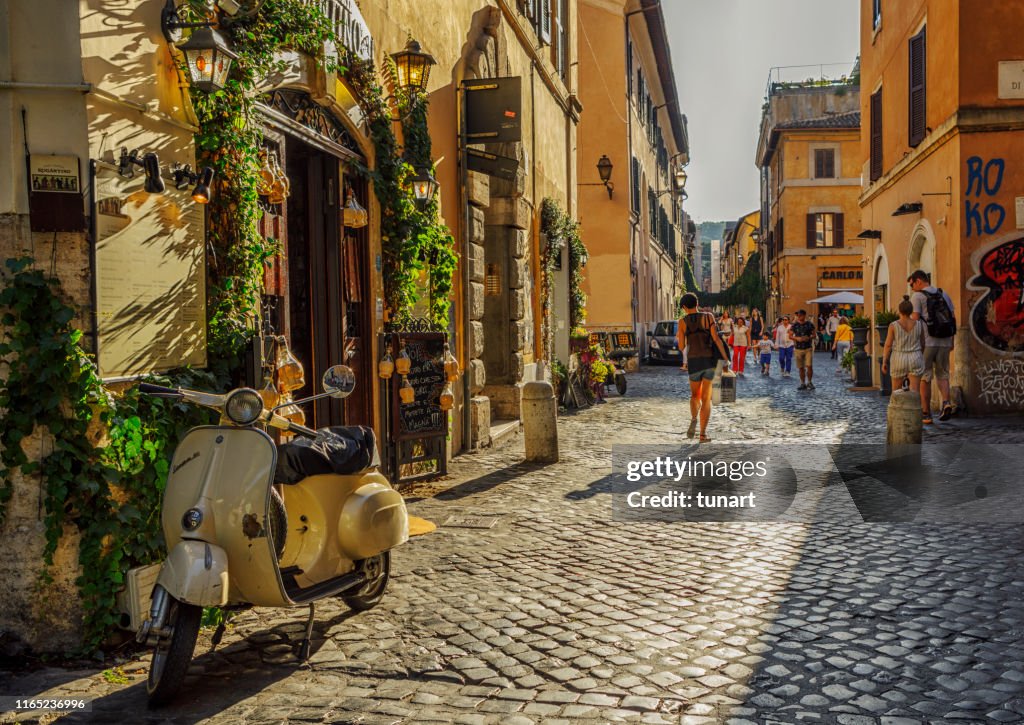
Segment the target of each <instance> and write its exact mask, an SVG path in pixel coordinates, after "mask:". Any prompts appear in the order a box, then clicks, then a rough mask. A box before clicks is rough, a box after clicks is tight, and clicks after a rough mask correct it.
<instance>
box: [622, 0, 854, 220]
mask: <svg viewBox="0 0 1024 725" xmlns="http://www.w3.org/2000/svg"><path fill="white" fill-rule="evenodd" d="M661 4H662V8H663V10H664V13H665V21H666V24H667V26H668V36H669V43H670V44H671V49H672V63H673V65H674V66H675V74H676V83H677V84H678V86H679V100H680V105H681V106H682V111H683V113H685V114H686V118H687V121H688V131H689V136H690V158H691V161H690V165H689V166H688V167H687V169H686V171H687V174H688V175H689V177H688V179H687V182H686V192H687V194H689V198H688V200H687V201H686V203H685V204H684V208H685V209H686V211H687V212H688V213H689V214H690V215H691V216H692V217H693V218H694V219H696V220H697V221H698V222H701V221H723V220H735V219H736V218H738V217H740V216H741V215H743V214H746V213H747V212H750V211H753V210H755V209H757V208H758V207H759V206H760V201H759V199H758V195H759V192H758V177H757V169H756V167H755V166H754V153H755V151H756V149H757V135H758V131H759V124H760V121H761V104H762V103H763V102H764V92H765V87H766V85H767V82H768V72H769V70H770V69H771V68H773V67H775V66H802V65H814V66H818V65H819V64H834V63H839V64H841V65H839V66H830V67H828V68H826V69H825V75H827V76H830V77H832V76H834V77H838V76H840V75H843V74H847V73H849V72H850V70H851V69H852V68H853V63H854V61H855V60H856V57H857V54H858V52H859V47H860V40H859V37H858V34H859V30H858V23H859V20H858V18H859V0H662V3H661ZM633 22H637V20H634V21H633ZM782 72H783V73H786V74H790V75H792V74H794V73H795V74H796V76H795V77H789V78H788V80H804V79H806V78H808V77H810V76H815V77H816V76H818V75H819V70H818V68H817V67H815V68H813V69H786V70H783V71H782Z"/></svg>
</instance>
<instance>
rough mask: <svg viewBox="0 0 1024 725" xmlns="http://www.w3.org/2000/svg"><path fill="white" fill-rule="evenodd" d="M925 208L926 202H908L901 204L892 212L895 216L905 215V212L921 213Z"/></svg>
mask: <svg viewBox="0 0 1024 725" xmlns="http://www.w3.org/2000/svg"><path fill="white" fill-rule="evenodd" d="M923 208H924V204H922V203H921V202H919V201H913V202H909V203H907V204H900V206H899V208H897V209H896V211H894V212H893V213H892V215H893V216H903V215H904V214H920V213H921V209H923Z"/></svg>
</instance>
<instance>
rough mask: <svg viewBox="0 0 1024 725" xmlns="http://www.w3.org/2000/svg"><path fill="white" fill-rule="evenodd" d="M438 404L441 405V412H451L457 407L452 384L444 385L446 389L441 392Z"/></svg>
mask: <svg viewBox="0 0 1024 725" xmlns="http://www.w3.org/2000/svg"><path fill="white" fill-rule="evenodd" d="M438 402H439V404H440V405H441V410H451V409H452V408H453V407H454V406H455V393H454V392H452V384H451V383H445V384H444V389H443V390H441V395H440V397H439V398H438Z"/></svg>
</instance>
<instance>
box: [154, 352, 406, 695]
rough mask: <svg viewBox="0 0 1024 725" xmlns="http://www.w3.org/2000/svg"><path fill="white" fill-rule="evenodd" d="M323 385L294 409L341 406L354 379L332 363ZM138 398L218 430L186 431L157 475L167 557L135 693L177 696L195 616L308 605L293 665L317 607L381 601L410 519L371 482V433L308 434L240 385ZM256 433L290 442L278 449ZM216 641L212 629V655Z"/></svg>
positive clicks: (374, 459) (376, 476) (374, 462)
mask: <svg viewBox="0 0 1024 725" xmlns="http://www.w3.org/2000/svg"><path fill="white" fill-rule="evenodd" d="M323 386H324V390H325V391H327V392H325V393H321V394H319V395H314V396H312V397H309V398H305V399H303V400H298V401H295V403H296V404H299V403H305V402H308V401H310V400H314V399H316V398H322V397H325V396H328V395H329V396H332V397H335V398H344V397H346V396H347V395H348V394H349V393H351V392H352V390H353V388H354V387H355V375H354V374H353V372H352V370H351V369H350V368H348V367H346V366H344V365H336V366H334V367H332V368H331V369H329V370H328V371H327V372H326V373H325V374H324V377H323ZM139 391H140V392H142V393H144V394H147V395H155V396H159V397H166V398H174V399H178V400H182V401H185V402H188V403H194V404H196V405H202V406H206V407H209V408H213V409H215V410H218V411H220V413H221V421H220V424H219V425H211V426H200V427H198V428H194V429H192V430H191V431H189V432H188V434H186V436H185V437H184V438H183V439H182V441H181V443H180V444H179V445H178V448H177V450H176V451H175V453H174V456H173V459H172V461H171V468H170V472H169V474H168V477H167V488H166V490H165V491H164V498H163V513H162V525H163V531H164V537H165V538H166V543H167V550H168V555H167V559H166V560H165V561H164V563H163V565H162V568H161V570H160V574H159V576H158V578H157V582H156V585H155V586H154V588H153V597H152V606H151V609H150V614H149V619H148V620H146V621H145V623H144V624H143V625H142V627H141V628H140V630H139V632H138V636H137V639H138V641H139V642H141V643H147V644H149V645H151V646H153V647H155V652H154V653H153V661H152V664H151V667H150V670H149V680H148V682H147V685H146V690H147V692H148V694H149V701H150V704H151V705H160V704H163V703H166V702H167V701H168V700H170V699H171V698H172V697H173V696H174V695H175V694H176V692H177V691H178V689H179V688H180V686H181V683H182V681H183V680H184V678H185V674H186V672H187V671H188V667H189V664H190V662H191V659H192V652H193V649H194V647H195V643H196V638H197V635H198V632H199V624H200V619H201V617H202V612H203V607H221V608H223V609H228V610H230V609H246V608H249V607H252V606H261V607H296V606H300V605H307V606H308V607H309V618H308V620H307V622H306V636H305V638H304V640H303V642H302V645H301V646H300V648H299V658H300V660H304V659H306V658H307V657H308V656H309V642H310V636H311V634H312V629H313V617H314V603H315V602H316V601H318V600H321V599H325V598H327V597H340V598H341V599H342V601H343V602H345V603H346V604H347V605H348V606H349V607H351V608H352V609H355V610H359V611H361V610H366V609H369V608H371V607H373V606H374V605H375V604H377V603H378V602H379V601H380V600H381V598H382V597H383V595H384V590H385V588H386V587H387V583H388V576H389V572H390V568H391V558H390V550H391V549H392V548H394V547H396V546H398V545H400V544H403V543H405V542H406V541H407V540H408V538H409V520H408V515H407V513H406V509H405V503H404V501H403V500H402V497H401V495H399V494H398V492H396V491H395V490H394V489H392V488H391V486H390V484H389V483H388V480H387V479H386V478H385V477H384V476H383V475H381V474H380V473H379V472H378V471H377V467H378V466H379V465H380V458H379V454H378V452H377V450H376V443H375V440H374V436H373V431H372V430H371V429H369V428H362V427H338V428H329V429H324V430H321V431H319V432H318V431H314V430H311V429H309V428H306V427H305V426H301V425H297V424H296V423H293V422H291V421H289V420H287V419H286V418H284V417H282V416H280V415H278V414H277V413H276V412H275V411H276V410H277V408H275V409H273V410H266V409H265V408H264V404H263V399H262V398H261V397H260V395H259V393H258V392H257V391H255V390H253V389H251V388H238V389H236V390H232V391H231V392H229V393H227V394H226V395H218V394H213V393H204V392H198V391H193V390H183V389H174V388H165V387H162V386H159V385H151V384H148V383H141V384H140V385H139ZM265 426H271V427H274V428H277V429H280V430H282V431H287V432H289V433H293V434H296V435H297V436H299V437H296V438H295V440H294V442H291V443H285V444H282V445H280V446H275V444H274V441H273V440H272V439H271V437H270V436H269V435H267V433H266V432H265V431H264V430H263V427H265ZM282 484H283V485H282ZM278 488H280V489H281V490H282V491H283V496H282V495H279V494H278V490H277V489H278ZM222 635H223V625H221V627H220V628H218V630H217V632H216V633H215V634H214V644H215V645H216V644H218V643H219V641H220V637H221V636H222Z"/></svg>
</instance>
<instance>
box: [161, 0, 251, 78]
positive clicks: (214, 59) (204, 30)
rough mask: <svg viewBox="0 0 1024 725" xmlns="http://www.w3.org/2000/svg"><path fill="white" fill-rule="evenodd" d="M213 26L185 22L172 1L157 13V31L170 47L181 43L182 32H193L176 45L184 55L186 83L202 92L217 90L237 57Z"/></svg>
mask: <svg viewBox="0 0 1024 725" xmlns="http://www.w3.org/2000/svg"><path fill="white" fill-rule="evenodd" d="M213 25H215V23H212V22H202V23H186V22H183V21H182V19H181V16H180V15H178V8H177V6H176V5H175V3H174V0H167V4H166V5H164V9H163V11H162V12H161V14H160V28H161V30H163V33H164V37H165V38H167V42H169V43H171V44H175V43H177V42H178V41H179V40H181V31H182V30H183V29H185V28H191V29H193V31H192V35H191V36H190V37H189V39H188V40H186V41H185V42H184V43H182V44H181V45H176V46H175V47H177V49H178V50H180V51H181V52H182V53H183V54H184V55H185V65H186V67H187V68H188V75H189V83H190V84H191V85H192V86H194V87H195V88H197V89H199V90H201V91H207V92H210V91H219V90H220V89H221V88H223V87H224V82H225V81H226V80H227V78H228V73H230V72H231V64H232V63H233V62H234V61H235V60H236V59H237V58H238V55H237V54H235V53H234V52H232V50H231V47H230V46H229V45H228V42H227V41H226V40H225V39H224V37H223V36H222V35H221V34H220V33H218V32H217V31H216V30H214V29H213Z"/></svg>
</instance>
